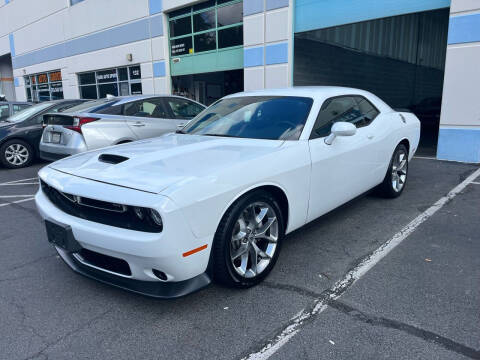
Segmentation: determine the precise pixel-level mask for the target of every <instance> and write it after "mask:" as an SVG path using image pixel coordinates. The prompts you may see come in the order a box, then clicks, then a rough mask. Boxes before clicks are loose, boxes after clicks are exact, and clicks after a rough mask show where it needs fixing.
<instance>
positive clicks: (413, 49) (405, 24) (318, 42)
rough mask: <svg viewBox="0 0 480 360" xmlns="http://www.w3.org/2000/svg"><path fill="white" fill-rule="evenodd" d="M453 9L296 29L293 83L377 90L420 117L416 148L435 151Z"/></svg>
mask: <svg viewBox="0 0 480 360" xmlns="http://www.w3.org/2000/svg"><path fill="white" fill-rule="evenodd" d="M448 23H449V9H448V8H446V9H441V10H435V11H427V12H421V13H414V14H408V15H401V16H394V17H389V18H382V19H376V20H371V21H364V22H360V23H355V24H348V25H343V26H335V27H331V28H327V29H319V30H312V31H307V32H303V33H296V34H295V43H294V44H295V45H294V53H295V54H294V59H295V63H294V85H295V86H302V85H333V86H348V87H355V88H360V89H365V90H368V91H371V92H373V93H374V94H376V95H377V96H379V97H380V98H382V99H383V100H384V101H385V102H387V103H388V104H389V105H390V106H392V107H393V108H401V109H409V110H410V111H412V112H414V113H415V114H416V115H417V116H418V117H419V119H420V121H421V123H422V135H421V140H420V148H419V150H418V153H419V154H421V155H427V156H430V155H435V152H436V146H437V139H438V129H439V122H440V108H441V101H442V90H443V77H444V70H445V55H446V48H447V35H448Z"/></svg>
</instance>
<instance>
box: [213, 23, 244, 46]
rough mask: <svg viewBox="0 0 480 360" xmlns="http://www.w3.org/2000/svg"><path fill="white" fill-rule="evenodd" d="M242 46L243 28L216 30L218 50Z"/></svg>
mask: <svg viewBox="0 0 480 360" xmlns="http://www.w3.org/2000/svg"><path fill="white" fill-rule="evenodd" d="M242 44H243V26H237V27H233V28H227V29H221V30H218V48H219V49H223V48H227V47H230V46H238V45H242Z"/></svg>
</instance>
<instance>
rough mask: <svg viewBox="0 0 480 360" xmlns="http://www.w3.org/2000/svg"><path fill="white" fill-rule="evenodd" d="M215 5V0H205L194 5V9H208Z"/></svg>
mask: <svg viewBox="0 0 480 360" xmlns="http://www.w3.org/2000/svg"><path fill="white" fill-rule="evenodd" d="M212 6H215V0H209V1H204V2H202V3H200V4H197V5H194V6H193V11H198V10H203V9H207V8H209V7H212Z"/></svg>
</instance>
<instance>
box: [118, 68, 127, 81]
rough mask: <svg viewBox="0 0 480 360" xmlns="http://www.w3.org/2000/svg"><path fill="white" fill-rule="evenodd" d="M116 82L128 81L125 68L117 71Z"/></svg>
mask: <svg viewBox="0 0 480 360" xmlns="http://www.w3.org/2000/svg"><path fill="white" fill-rule="evenodd" d="M118 80H120V81H125V80H128V70H127V68H120V69H118Z"/></svg>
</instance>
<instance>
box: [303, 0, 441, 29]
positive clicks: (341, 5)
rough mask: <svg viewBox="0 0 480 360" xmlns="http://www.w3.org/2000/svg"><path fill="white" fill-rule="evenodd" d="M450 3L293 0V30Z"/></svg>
mask: <svg viewBox="0 0 480 360" xmlns="http://www.w3.org/2000/svg"><path fill="white" fill-rule="evenodd" d="M380 3H381V4H380ZM449 6H450V0H381V1H380V0H296V2H295V32H302V31H308V30H315V29H322V28H327V27H331V26H335V25H343V24H350V23H355V22H359V21H365V20H372V19H378V18H383V17H389V16H396V15H402V14H409V13H413V12H420V11H427V10H434V9H440V8H445V7H449Z"/></svg>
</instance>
